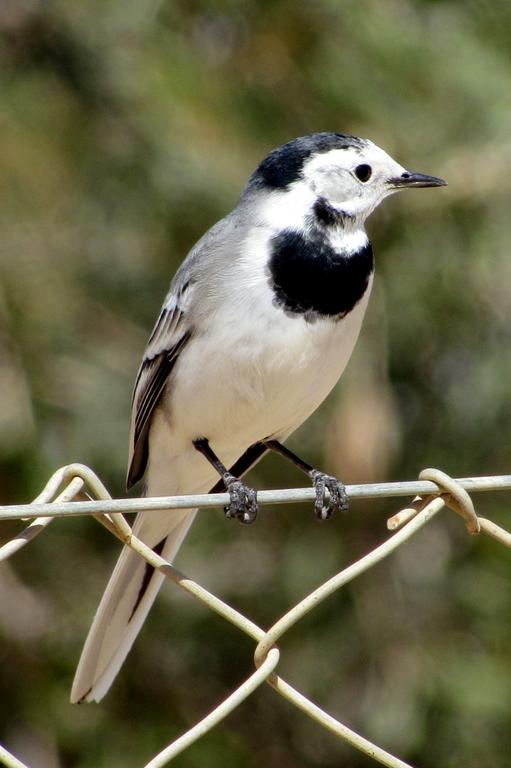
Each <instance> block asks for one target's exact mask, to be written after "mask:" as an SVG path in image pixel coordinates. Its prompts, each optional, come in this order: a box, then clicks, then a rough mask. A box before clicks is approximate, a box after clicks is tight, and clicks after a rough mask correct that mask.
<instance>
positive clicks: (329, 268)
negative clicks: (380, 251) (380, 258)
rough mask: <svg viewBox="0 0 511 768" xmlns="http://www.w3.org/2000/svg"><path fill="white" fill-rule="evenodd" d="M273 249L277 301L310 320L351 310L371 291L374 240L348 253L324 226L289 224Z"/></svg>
mask: <svg viewBox="0 0 511 768" xmlns="http://www.w3.org/2000/svg"><path fill="white" fill-rule="evenodd" d="M270 249H271V252H270V258H269V262H268V268H269V272H270V277H269V281H270V285H271V287H272V290H273V292H274V303H275V304H277V305H278V306H280V307H282V309H283V310H284V311H286V312H289V313H291V314H292V315H296V316H297V317H298V316H302V317H304V316H305V319H306V320H309V321H313V320H315V319H316V318H317V317H322V316H327V317H337V318H341V317H344V316H345V315H347V314H348V312H350V311H351V310H352V309H353V307H354V306H355V305H356V304H358V302H359V301H360V299H361V298H362V296H363V295H364V293H365V292H366V290H367V286H368V284H369V278H370V277H371V274H372V272H373V269H374V259H373V249H372V248H371V243H370V242H367V243H366V245H364V246H363V247H362V248H361V249H360V250H359V251H356V252H355V253H351V254H349V255H348V254H345V253H342V252H339V251H336V250H334V249H333V248H332V246H331V245H330V243H329V242H328V239H327V238H326V237H325V235H324V233H323V232H321V231H319V230H316V231H314V230H312V232H311V233H310V234H309V233H307V234H306V233H304V232H298V231H295V230H292V229H284V230H283V231H282V232H280V233H279V234H278V235H276V236H275V237H274V238H273V239H272V240H271V245H270Z"/></svg>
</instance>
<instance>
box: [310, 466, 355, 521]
mask: <svg viewBox="0 0 511 768" xmlns="http://www.w3.org/2000/svg"><path fill="white" fill-rule="evenodd" d="M311 479H312V482H313V484H314V489H315V491H316V500H315V502H314V513H315V515H316V517H317V518H318V520H328V519H329V518H330V517H332V514H333V513H334V512H347V511H348V507H349V502H348V495H347V493H346V488H345V486H344V483H341V481H340V480H337V478H335V477H332V476H331V475H325V473H324V472H318V470H316V469H315V470H313V472H311ZM326 491H328V494H329V498H328V500H327V498H326Z"/></svg>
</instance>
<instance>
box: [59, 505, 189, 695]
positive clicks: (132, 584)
mask: <svg viewBox="0 0 511 768" xmlns="http://www.w3.org/2000/svg"><path fill="white" fill-rule="evenodd" d="M195 512H196V510H190V509H185V510H173V511H172V512H169V513H167V514H165V513H164V512H163V513H159V514H158V515H156V514H154V515H148V514H146V515H145V517H144V516H143V515H142V514H139V516H138V518H137V520H136V521H135V525H134V528H133V532H134V533H135V535H136V536H138V537H139V538H140V539H142V541H144V542H145V543H146V544H147V545H148V546H150V547H152V548H153V549H154V550H155V551H156V552H158V553H160V554H161V555H162V557H164V558H165V559H166V560H169V561H171V560H173V558H174V557H175V555H176V553H177V551H178V549H179V547H180V546H181V543H182V541H183V539H184V537H185V536H186V533H187V532H188V529H189V527H190V525H191V524H192V521H193V518H194V517H195ZM164 578H165V577H164V576H163V575H162V574H161V573H159V572H158V571H155V570H154V569H153V568H152V567H151V566H150V565H149V564H148V563H146V562H145V561H144V560H143V559H142V558H141V557H140V556H139V555H137V554H136V553H135V552H134V551H133V550H131V549H130V548H129V547H124V549H123V551H122V553H121V556H120V557H119V560H118V562H117V565H116V567H115V569H114V572H113V573H112V576H111V577H110V581H109V582H108V584H107V587H106V590H105V593H104V595H103V598H102V600H101V602H100V604H99V607H98V610H97V611H96V615H95V617H94V621H93V623H92V626H91V628H90V630H89V634H88V636H87V640H86V641H85V645H84V648H83V651H82V655H81V658H80V662H79V664H78V668H77V670H76V674H75V679H74V681H73V687H72V690H71V702H72V703H78V702H81V701H100V699H102V698H103V696H104V695H105V693H106V692H107V691H108V689H109V688H110V686H111V684H112V682H113V680H114V679H115V677H116V675H117V673H118V672H119V669H120V668H121V666H122V664H123V662H124V659H125V658H126V656H127V655H128V653H129V651H130V648H131V646H132V645H133V642H134V641H135V638H136V636H137V635H138V633H139V632H140V629H141V627H142V624H143V623H144V620H145V617H146V616H147V613H148V612H149V609H150V608H151V605H152V604H153V602H154V599H155V597H156V595H157V594H158V591H159V589H160V587H161V585H162V583H163V580H164Z"/></svg>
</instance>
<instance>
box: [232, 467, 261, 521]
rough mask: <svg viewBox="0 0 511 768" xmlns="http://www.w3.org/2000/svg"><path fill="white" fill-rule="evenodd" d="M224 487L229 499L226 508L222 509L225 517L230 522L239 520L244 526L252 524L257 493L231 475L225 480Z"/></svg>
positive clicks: (254, 517) (256, 507)
mask: <svg viewBox="0 0 511 768" xmlns="http://www.w3.org/2000/svg"><path fill="white" fill-rule="evenodd" d="M225 486H226V488H227V491H228V493H229V496H230V497H231V500H230V502H229V504H228V506H227V507H224V512H225V516H226V517H227V518H229V519H230V520H232V519H236V520H239V521H240V523H244V524H245V525H248V524H249V523H253V522H254V520H255V519H256V517H257V511H258V506H257V491H255V490H254V489H253V488H250V487H249V486H248V485H245V484H244V483H242V482H241V481H240V480H238V479H237V478H236V477H233V476H232V475H229V476H228V477H227V478H226V479H225Z"/></svg>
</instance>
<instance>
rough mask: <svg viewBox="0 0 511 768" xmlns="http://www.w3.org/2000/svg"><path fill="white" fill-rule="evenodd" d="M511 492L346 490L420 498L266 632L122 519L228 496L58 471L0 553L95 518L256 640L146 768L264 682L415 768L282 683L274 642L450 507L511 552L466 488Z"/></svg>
mask: <svg viewBox="0 0 511 768" xmlns="http://www.w3.org/2000/svg"><path fill="white" fill-rule="evenodd" d="M62 486H64V488H63V490H61V492H60V493H58V491H59V489H60V488H61V487H62ZM85 486H87V489H88V490H89V492H90V493H91V494H92V495H93V496H94V497H95V499H96V500H94V501H86V502H83V501H73V502H71V499H74V498H76V497H77V495H78V494H79V493H80V492H81V491H82V489H83V488H84V487H85ZM509 489H511V476H510V475H501V476H495V477H472V478H461V479H460V480H453V479H452V478H450V477H449V476H448V475H445V473H442V472H440V471H439V470H431V469H428V470H424V471H423V472H422V473H421V475H420V479H419V481H418V482H417V481H413V482H403V483H381V484H371V485H365V486H361V485H359V486H348V488H347V490H348V493H349V495H350V497H351V498H381V497H384V496H402V495H405V494H406V495H408V494H409V495H414V494H415V496H416V497H415V499H414V500H413V502H412V503H411V504H410V505H409V506H408V507H407V508H406V509H405V510H401V511H400V512H399V513H397V514H396V515H394V516H393V517H392V518H390V519H389V521H388V523H387V525H388V527H389V528H390V529H391V530H397V529H400V530H397V532H396V533H394V534H393V535H391V536H390V538H388V539H387V540H386V541H384V542H383V543H382V544H380V545H379V546H378V547H376V548H375V549H373V550H372V551H371V552H369V553H368V554H367V555H365V556H364V557H362V558H360V559H359V560H357V561H356V562H354V563H352V564H351V565H350V566H348V567H347V568H344V569H343V570H341V571H340V572H339V573H338V574H336V575H335V576H333V577H332V578H331V579H329V580H328V581H326V582H324V583H323V584H321V585H320V586H319V587H318V588H317V589H315V590H314V591H313V592H312V593H310V594H309V595H307V596H306V597H305V598H304V599H303V600H301V601H300V602H299V603H298V604H297V605H295V606H294V607H293V608H291V609H290V610H289V611H288V612H287V613H286V614H285V615H284V616H282V617H281V618H280V619H279V620H278V621H277V622H275V624H274V625H273V626H272V627H271V628H270V629H269V630H267V631H264V630H263V629H261V628H260V627H258V626H257V625H256V624H255V623H254V622H252V621H251V620H250V619H248V618H247V617H246V616H244V615H243V614H241V613H239V612H238V611H236V610H235V609H234V608H232V607H231V606H230V605H228V604H227V603H225V602H224V601H223V600H221V599H220V598H218V597H217V596H215V595H213V594H212V593H211V592H209V591H208V590H206V589H205V588H204V587H202V586H201V585H200V584H198V583H197V582H195V581H193V580H192V579H190V578H188V577H187V576H185V575H184V574H183V573H181V572H180V571H178V570H177V569H176V568H175V567H174V566H173V565H172V564H171V563H169V562H167V561H166V560H164V558H162V557H161V556H160V555H158V554H156V553H155V552H153V550H152V549H150V548H149V547H148V546H147V545H146V544H144V542H142V541H141V540H140V539H138V538H137V537H135V536H134V535H133V533H132V530H131V528H130V526H129V525H128V523H127V521H126V520H125V518H124V516H123V514H122V513H123V512H130V511H141V510H146V511H152V512H156V511H157V510H159V509H166V510H168V509H169V508H170V509H172V508H174V509H180V508H190V507H194V506H198V507H202V508H208V507H213V506H218V505H223V504H225V503H226V501H228V495H227V494H215V495H213V494H211V495H204V494H201V495H197V496H180V497H165V498H150V499H147V498H144V499H128V500H113V499H111V497H110V494H109V493H108V491H107V489H106V488H105V486H104V485H103V483H102V482H101V480H100V479H99V478H98V477H97V475H96V474H95V473H94V472H93V471H92V470H91V469H90V468H89V467H86V466H85V465H83V464H70V465H68V466H66V467H62V468H60V469H59V470H57V471H56V472H55V473H54V474H53V475H52V477H51V478H50V480H49V481H48V483H47V484H46V486H45V488H44V489H43V490H42V491H41V493H40V494H39V495H38V496H37V498H36V499H35V500H34V502H33V503H32V504H31V505H18V506H8V507H0V519H20V518H21V519H24V518H25V519H26V518H33V522H32V523H31V524H30V525H28V526H27V527H26V528H25V529H24V530H23V531H21V532H20V533H19V534H17V536H15V537H14V539H13V540H12V541H10V542H7V544H5V545H4V546H3V547H2V548H0V559H6V558H7V557H9V556H11V555H12V554H14V553H15V552H17V551H18V550H19V549H20V548H21V547H22V546H24V545H25V544H27V543H28V541H31V540H32V539H33V538H34V536H36V535H38V534H39V533H40V532H41V531H42V530H44V528H45V527H46V526H47V525H48V524H49V522H50V521H51V520H52V519H54V518H55V517H63V516H67V515H76V514H82V515H83V514H91V515H93V516H94V517H96V519H97V520H98V522H100V523H102V525H103V526H105V527H106V528H107V529H108V530H109V531H110V532H111V533H112V534H114V535H115V536H117V537H118V538H119V539H121V541H123V542H124V543H125V544H127V545H128V546H129V547H130V548H132V549H133V550H134V551H136V552H137V553H138V554H139V555H140V556H141V557H143V558H144V560H146V562H148V563H150V564H151V565H152V566H153V567H155V568H157V569H158V570H159V571H160V572H161V573H163V574H164V575H165V576H166V577H167V578H170V579H171V580H173V581H174V582H175V583H176V584H177V585H178V586H179V587H180V588H182V589H184V590H185V591H187V592H188V593H189V594H191V595H192V596H193V597H195V598H196V599H198V600H200V601H201V602H203V603H204V604H206V605H207V606H208V607H209V608H210V609H211V610H213V611H215V612H216V613H218V614H219V615H221V616H222V617H223V618H224V619H226V620H227V621H229V622H230V623H231V624H233V625H234V626H236V627H237V628H238V629H240V630H241V631H242V632H244V633H246V634H247V635H249V636H250V637H252V638H253V639H254V640H255V641H256V642H257V647H256V649H255V653H254V662H255V665H256V670H255V672H253V673H252V674H251V675H250V676H249V677H248V678H247V679H246V680H245V681H244V682H243V683H242V684H241V685H240V686H238V688H237V689H236V690H235V691H233V692H232V693H231V694H230V695H229V696H228V697H227V698H226V699H225V700H224V701H222V702H221V703H220V704H219V705H218V706H217V707H215V708H214V709H213V710H212V711H211V712H210V713H209V714H208V715H207V716H206V717H204V718H203V719H202V720H200V721H199V722H198V723H197V724H196V725H195V726H193V727H192V728H190V729H189V730H188V731H186V732H185V733H184V734H182V735H181V736H180V737H179V738H178V739H176V740H174V741H173V742H172V743H171V744H169V745H168V746H167V747H165V748H164V749H163V750H162V751H161V752H160V753H159V754H158V755H156V756H155V757H154V758H152V760H151V761H150V762H149V763H148V764H147V765H146V766H145V768H162V766H164V765H166V764H167V763H168V762H169V761H170V760H172V759H173V758H174V757H175V756H176V755H177V754H179V753H181V752H182V751H183V750H184V749H186V748H187V747H188V746H190V745H191V744H192V743H193V742H194V741H196V740H197V739H199V738H201V736H203V735H204V734H205V733H207V732H208V731H209V730H211V728H213V727H214V726H215V725H217V724H218V723H219V722H220V721H221V720H222V719H223V718H224V717H225V716H226V715H227V714H228V713H229V712H231V711H232V710H233V709H234V708H235V707H237V706H238V705H239V704H240V703H241V702H242V701H243V700H245V699H246V698H247V697H248V696H249V695H250V694H251V693H253V692H254V691H255V690H256V689H257V688H258V687H259V686H260V685H261V684H262V683H263V682H267V683H268V684H269V685H270V686H272V688H274V690H275V691H277V692H278V693H279V694H280V695H282V696H283V697H284V698H286V699H287V700H288V701H290V702H291V703H292V704H294V705H295V706H296V707H297V708H298V709H300V710H301V711H302V712H304V713H305V714H307V715H308V716H309V717H311V718H312V719H313V720H315V721H316V722H318V723H319V724H320V725H322V726H323V727H324V728H325V729H327V730H328V731H330V732H332V733H333V734H335V735H336V736H337V737H339V738H341V739H343V740H344V741H346V742H347V743H349V744H351V746H353V747H355V748H356V749H359V750H360V751H362V752H364V753H365V754H366V755H368V756H370V757H372V758H373V759H374V760H376V761H377V762H379V763H380V764H382V765H385V766H388V768H411V766H409V765H408V764H407V763H405V762H403V761H402V760H400V759H399V758H397V757H395V756H393V755H391V754H390V753H388V752H386V751H385V750H383V749H382V748H381V747H378V746H377V745H375V744H373V743H371V742H370V741H368V740H367V739H365V738H364V737H363V736H361V735H360V734H358V733H356V732H355V731H353V730H351V729H350V728H348V726H346V725H344V724H343V723H341V722H339V721H338V720H336V719H335V718H334V717H332V716H331V715H330V714H328V713H327V712H325V711H324V710H322V709H321V708H320V707H319V706H318V705H317V704H315V703H314V702H312V701H311V700H310V699H309V698H307V697H306V696H304V695H303V694H302V693H300V692H299V691H297V690H296V689H295V688H293V687H292V686H291V685H290V684H289V683H287V682H286V681H285V680H284V679H283V678H281V677H279V676H278V675H277V674H276V673H275V671H274V670H275V668H276V666H277V664H278V661H279V655H280V653H279V650H278V648H276V646H275V643H276V642H277V640H278V639H279V638H280V637H281V636H282V635H283V634H284V633H285V632H287V631H288V630H289V629H290V628H291V627H292V626H293V625H294V624H296V622H297V621H299V620H300V619H301V618H303V616H304V615H305V614H306V613H308V612H309V611H311V610H312V609H313V608H314V607H315V606H317V605H318V604H319V603H320V602H322V601H323V600H325V599H326V598H327V597H329V596H330V595H331V594H332V593H333V592H334V591H336V590H338V589H340V588H341V587H343V586H344V585H346V584H347V583H348V582H349V581H351V580H353V579H355V578H356V577H357V576H359V575H360V574H361V573H363V572H365V571H367V570H368V569H369V568H371V567H373V566H374V565H375V564H376V563H378V562H380V561H381V560H383V559H384V558H385V557H388V556H389V555H390V554H391V553H392V552H394V551H395V550H396V549H397V548H398V547H399V546H401V545H402V544H403V543H404V542H405V541H406V540H408V539H409V538H410V537H411V536H413V535H414V534H415V533H417V532H418V531H419V530H420V529H421V528H422V527H423V526H424V525H426V524H427V523H428V522H429V521H430V520H431V519H432V518H433V517H434V516H435V515H436V514H437V513H438V512H439V511H440V510H441V509H442V508H443V507H444V506H446V505H447V506H449V507H450V508H452V509H453V510H454V511H456V512H457V513H458V514H460V515H462V516H463V517H464V519H465V522H466V525H467V529H468V530H469V532H471V533H477V532H478V531H479V530H480V531H481V532H483V533H486V534H487V535H489V536H491V537H492V538H493V539H496V540H497V541H499V542H501V543H502V544H504V545H505V546H506V547H511V533H509V532H508V531H506V530H504V529H503V528H501V527H500V526H497V525H496V524H495V523H493V522H492V521H490V520H486V519H485V518H478V517H477V515H476V513H475V511H474V508H473V505H472V501H471V499H470V496H468V493H467V491H468V490H470V491H472V492H473V491H485V490H486V491H487V490H509ZM258 497H259V500H260V501H261V503H263V504H264V503H287V502H292V501H304V500H312V499H313V498H314V490H313V489H303V488H302V489H288V490H283V491H260V492H259V494H258ZM52 499H53V500H52ZM0 763H3V764H4V765H5V766H8V768H27V766H25V765H24V764H23V763H21V762H20V761H19V760H18V759H17V758H15V757H14V756H13V755H11V754H10V753H9V752H7V750H6V749H5V748H4V747H2V746H1V745H0Z"/></svg>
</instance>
